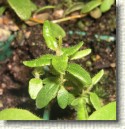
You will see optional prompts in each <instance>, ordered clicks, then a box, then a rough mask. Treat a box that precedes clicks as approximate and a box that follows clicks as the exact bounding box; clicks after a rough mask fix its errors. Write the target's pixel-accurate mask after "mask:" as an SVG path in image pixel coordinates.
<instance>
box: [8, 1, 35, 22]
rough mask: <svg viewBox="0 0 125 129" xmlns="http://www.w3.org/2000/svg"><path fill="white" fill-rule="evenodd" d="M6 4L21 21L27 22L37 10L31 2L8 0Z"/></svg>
mask: <svg viewBox="0 0 125 129" xmlns="http://www.w3.org/2000/svg"><path fill="white" fill-rule="evenodd" d="M8 3H9V5H10V6H11V8H12V9H13V10H14V11H15V12H16V14H17V15H18V16H19V17H20V18H21V19H22V20H28V19H29V18H30V17H31V13H32V11H34V10H36V8H37V7H36V5H35V4H33V3H32V2H31V0H8Z"/></svg>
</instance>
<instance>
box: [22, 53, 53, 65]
mask: <svg viewBox="0 0 125 129" xmlns="http://www.w3.org/2000/svg"><path fill="white" fill-rule="evenodd" d="M52 58H53V55H51V54H47V55H44V56H41V57H39V58H37V59H34V60H30V61H23V64H24V65H25V66H28V67H40V66H45V65H50V64H51V59H52Z"/></svg>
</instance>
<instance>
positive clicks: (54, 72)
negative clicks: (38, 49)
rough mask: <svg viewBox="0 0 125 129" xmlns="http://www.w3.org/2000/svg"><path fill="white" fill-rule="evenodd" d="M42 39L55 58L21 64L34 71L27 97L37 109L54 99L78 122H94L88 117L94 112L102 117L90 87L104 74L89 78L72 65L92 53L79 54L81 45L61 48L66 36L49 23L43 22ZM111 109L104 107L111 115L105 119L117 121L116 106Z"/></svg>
mask: <svg viewBox="0 0 125 129" xmlns="http://www.w3.org/2000/svg"><path fill="white" fill-rule="evenodd" d="M43 36H44V39H45V42H46V45H47V47H48V48H49V49H51V50H53V51H54V52H55V54H46V55H42V56H40V57H39V58H37V59H33V60H30V61H24V62H23V63H24V65H25V66H28V67H31V68H34V71H33V75H34V78H32V79H31V80H30V81H29V94H30V97H31V98H32V99H34V100H35V101H36V107H37V108H39V109H41V108H44V107H50V108H51V105H52V103H53V100H54V99H55V100H56V101H57V102H58V105H59V106H60V108H62V109H65V108H66V107H67V106H70V107H72V108H74V109H75V110H76V114H77V115H76V119H77V120H87V119H91V118H93V117H92V116H91V117H89V116H90V114H92V113H93V111H96V112H98V111H99V112H101V114H103V112H104V110H105V107H102V104H101V102H100V99H99V97H98V96H97V94H96V93H94V92H93V87H94V85H95V84H96V83H98V81H99V80H100V79H101V77H102V76H103V74H104V70H100V71H99V72H98V73H97V74H96V75H95V76H94V77H91V76H90V74H89V73H88V72H87V71H86V70H85V69H84V68H82V67H81V66H80V65H79V64H76V63H73V60H76V59H80V58H84V57H85V56H87V55H88V54H90V53H91V49H85V50H79V49H80V48H81V47H82V45H83V42H80V43H78V44H77V45H75V46H71V47H67V48H66V47H63V44H62V38H64V37H65V36H66V34H65V31H64V30H63V29H62V28H61V27H60V26H59V25H57V24H54V23H52V22H49V21H45V23H44V25H43ZM110 105H111V106H107V107H109V109H111V110H112V111H113V112H114V113H113V114H112V115H111V117H110V118H109V116H107V117H106V119H116V118H115V115H116V113H115V108H116V107H115V102H114V103H113V104H110ZM112 105H113V106H112ZM107 107H106V110H107ZM93 108H94V110H93ZM96 112H95V113H94V114H96ZM97 114H98V113H97ZM104 115H105V114H104ZM97 116H98V115H97ZM102 116H103V115H102ZM95 119H103V118H99V117H97V118H95ZM104 119H105V118H104Z"/></svg>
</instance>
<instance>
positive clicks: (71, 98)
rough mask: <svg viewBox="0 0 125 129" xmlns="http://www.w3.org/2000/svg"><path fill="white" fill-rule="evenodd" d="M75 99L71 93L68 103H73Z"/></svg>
mask: <svg viewBox="0 0 125 129" xmlns="http://www.w3.org/2000/svg"><path fill="white" fill-rule="evenodd" d="M74 99H75V96H74V95H73V94H71V93H69V94H68V105H71V103H72V102H73V100H74Z"/></svg>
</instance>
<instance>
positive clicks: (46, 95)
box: [36, 83, 59, 108]
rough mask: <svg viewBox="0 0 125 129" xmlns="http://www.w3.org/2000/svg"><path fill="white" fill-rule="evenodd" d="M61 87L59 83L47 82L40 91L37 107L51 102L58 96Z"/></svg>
mask: <svg viewBox="0 0 125 129" xmlns="http://www.w3.org/2000/svg"><path fill="white" fill-rule="evenodd" d="M58 89H59V84H57V83H51V84H46V85H45V86H44V87H43V88H42V89H41V90H40V92H39V93H38V95H37V98H36V106H37V108H43V107H45V106H47V105H48V104H49V102H50V101H51V100H52V99H53V98H55V97H56V94H57V92H58Z"/></svg>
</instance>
